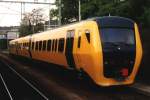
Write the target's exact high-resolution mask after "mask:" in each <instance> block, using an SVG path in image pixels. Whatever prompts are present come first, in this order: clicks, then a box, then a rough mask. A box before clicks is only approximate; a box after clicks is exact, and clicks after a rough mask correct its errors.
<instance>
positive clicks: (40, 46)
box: [39, 41, 42, 51]
mask: <svg viewBox="0 0 150 100" xmlns="http://www.w3.org/2000/svg"><path fill="white" fill-rule="evenodd" d="M41 50H42V41H40V42H39V51H41Z"/></svg>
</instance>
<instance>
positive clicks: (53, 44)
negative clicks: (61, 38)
mask: <svg viewBox="0 0 150 100" xmlns="http://www.w3.org/2000/svg"><path fill="white" fill-rule="evenodd" d="M54 48H55V40H53V43H52V51H54Z"/></svg>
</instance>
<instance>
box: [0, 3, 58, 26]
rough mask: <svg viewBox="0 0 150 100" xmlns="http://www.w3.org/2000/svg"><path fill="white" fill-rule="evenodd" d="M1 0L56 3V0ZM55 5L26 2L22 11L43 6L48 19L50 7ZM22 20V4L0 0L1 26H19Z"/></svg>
mask: <svg viewBox="0 0 150 100" xmlns="http://www.w3.org/2000/svg"><path fill="white" fill-rule="evenodd" d="M0 1H27V2H34V1H38V2H47V3H49V2H50V3H54V1H55V0H0ZM53 7H54V6H52V5H51V6H49V5H43V4H25V5H23V6H22V12H24V13H27V12H31V11H32V10H33V9H36V8H42V9H43V14H44V17H45V18H46V20H48V18H49V17H48V15H49V9H51V8H53ZM20 22H21V4H19V3H3V2H0V26H19V25H20Z"/></svg>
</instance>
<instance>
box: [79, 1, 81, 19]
mask: <svg viewBox="0 0 150 100" xmlns="http://www.w3.org/2000/svg"><path fill="white" fill-rule="evenodd" d="M79 21H81V1H80V0H79Z"/></svg>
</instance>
